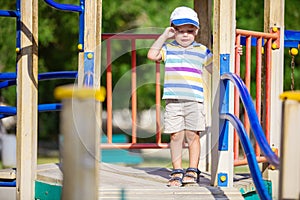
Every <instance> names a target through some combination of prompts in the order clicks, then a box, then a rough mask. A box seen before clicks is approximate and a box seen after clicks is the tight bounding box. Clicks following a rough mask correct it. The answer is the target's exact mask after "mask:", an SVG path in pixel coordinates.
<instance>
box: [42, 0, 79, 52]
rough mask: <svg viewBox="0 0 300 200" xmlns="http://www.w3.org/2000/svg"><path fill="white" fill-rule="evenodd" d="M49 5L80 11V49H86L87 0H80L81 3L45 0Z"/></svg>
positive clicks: (64, 9) (60, 8) (65, 9)
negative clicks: (85, 22)
mask: <svg viewBox="0 0 300 200" xmlns="http://www.w3.org/2000/svg"><path fill="white" fill-rule="evenodd" d="M44 1H45V2H46V3H47V4H48V5H50V6H52V7H53V8H56V9H58V10H62V11H70V12H78V13H79V39H78V43H79V44H78V47H79V48H78V49H79V50H80V51H83V50H84V11H85V9H84V6H85V0H80V5H71V4H62V3H57V2H55V1H53V0H44Z"/></svg>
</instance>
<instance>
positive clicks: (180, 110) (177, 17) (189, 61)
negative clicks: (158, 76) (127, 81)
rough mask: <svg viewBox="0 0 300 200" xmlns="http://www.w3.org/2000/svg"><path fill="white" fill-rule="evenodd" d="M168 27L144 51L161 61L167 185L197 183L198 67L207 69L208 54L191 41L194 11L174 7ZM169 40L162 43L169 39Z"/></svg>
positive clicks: (200, 123)
mask: <svg viewBox="0 0 300 200" xmlns="http://www.w3.org/2000/svg"><path fill="white" fill-rule="evenodd" d="M170 25H171V26H170V27H167V28H166V29H165V31H164V33H163V34H162V35H160V37H159V38H158V39H157V40H156V41H155V42H154V44H153V45H152V47H151V48H150V50H149V52H148V58H149V59H150V60H153V61H164V63H165V81H164V92H163V99H165V100H166V110H165V119H164V126H165V127H164V128H165V130H164V133H166V134H170V150H171V160H172V165H173V171H172V172H171V179H170V180H169V182H168V186H182V184H188V183H197V182H198V181H199V175H200V171H199V169H198V163H199V158H200V136H199V133H200V132H201V131H204V130H205V111H204V105H203V104H204V94H203V80H202V70H203V68H204V67H205V68H207V70H208V71H209V72H211V64H212V54H211V52H210V51H209V50H208V49H207V47H205V46H203V45H202V44H199V43H197V42H195V37H196V35H197V33H198V30H199V19H198V16H197V13H196V12H195V11H194V10H193V9H191V8H188V7H178V8H176V9H175V10H174V11H173V12H172V14H171V17H170ZM173 37H174V38H175V40H173V41H171V42H166V41H167V40H168V39H170V38H173ZM185 140H186V141H187V143H188V150H189V167H188V168H187V169H186V172H185V173H184V171H183V169H182V164H181V157H182V145H183V143H184V141H185Z"/></svg>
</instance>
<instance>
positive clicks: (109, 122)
mask: <svg viewBox="0 0 300 200" xmlns="http://www.w3.org/2000/svg"><path fill="white" fill-rule="evenodd" d="M106 54H107V55H106V56H107V60H106V62H107V67H106V93H107V96H106V106H107V122H106V123H107V133H106V134H107V141H108V143H112V71H111V68H112V66H111V65H112V64H111V41H110V40H107V49H106Z"/></svg>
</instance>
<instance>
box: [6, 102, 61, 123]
mask: <svg viewBox="0 0 300 200" xmlns="http://www.w3.org/2000/svg"><path fill="white" fill-rule="evenodd" d="M61 108H62V104H61V103H48V104H39V105H38V112H48V111H60V110H61ZM16 114H17V108H16V107H14V106H0V119H2V118H5V117H9V116H13V115H16Z"/></svg>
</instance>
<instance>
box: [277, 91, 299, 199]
mask: <svg viewBox="0 0 300 200" xmlns="http://www.w3.org/2000/svg"><path fill="white" fill-rule="evenodd" d="M280 97H281V100H283V103H282V108H283V109H282V118H283V123H282V130H283V132H282V134H281V156H280V179H279V183H280V186H279V198H278V199H299V198H300V146H299V141H300V134H299V132H298V131H299V130H300V123H299V119H300V91H289V92H284V93H283V94H281V96H280ZM276 199H277V198H276Z"/></svg>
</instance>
